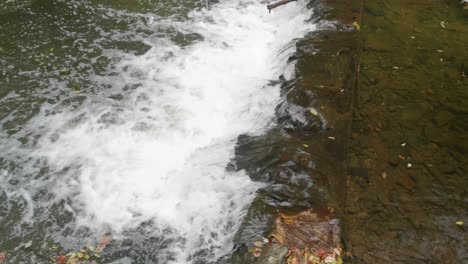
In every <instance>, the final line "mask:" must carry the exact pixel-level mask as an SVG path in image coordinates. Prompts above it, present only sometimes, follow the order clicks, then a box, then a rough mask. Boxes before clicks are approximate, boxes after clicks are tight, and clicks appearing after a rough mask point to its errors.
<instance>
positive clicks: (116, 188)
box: [0, 0, 314, 263]
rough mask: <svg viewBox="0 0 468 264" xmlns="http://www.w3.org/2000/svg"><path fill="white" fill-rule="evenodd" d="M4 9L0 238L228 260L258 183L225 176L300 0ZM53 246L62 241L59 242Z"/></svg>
mask: <svg viewBox="0 0 468 264" xmlns="http://www.w3.org/2000/svg"><path fill="white" fill-rule="evenodd" d="M0 8H3V10H2V17H1V18H0V20H1V21H0V25H1V26H0V34H2V38H1V40H0V55H1V56H0V65H1V71H0V80H1V86H2V89H1V91H0V97H1V99H0V100H1V101H0V102H1V104H0V118H1V120H0V125H1V131H0V142H1V149H2V154H1V156H0V176H1V177H0V181H1V186H2V187H1V191H0V222H1V226H2V227H1V229H0V235H1V238H0V249H1V251H3V252H7V254H8V255H7V256H8V260H9V261H10V262H12V263H32V262H34V263H43V262H46V261H47V260H48V259H49V258H50V257H54V256H55V257H56V256H57V255H60V254H63V253H65V252H68V251H70V250H77V249H80V248H82V247H84V246H87V245H88V246H93V245H96V244H98V243H99V240H100V239H101V237H102V235H103V234H108V233H110V234H111V235H112V237H113V242H112V243H111V245H110V246H108V247H107V248H106V250H105V251H104V252H103V253H102V256H101V258H99V259H98V260H100V261H103V262H110V261H113V260H116V259H119V258H124V257H127V260H131V259H132V260H135V261H137V262H138V263H145V262H147V263H209V262H223V261H226V259H227V258H228V255H229V254H230V252H231V250H232V238H233V235H234V233H235V232H236V230H237V228H238V226H239V224H240V221H241V220H242V218H243V216H244V215H245V212H246V209H247V207H248V205H249V204H250V202H251V201H252V199H253V197H254V194H255V191H256V190H257V188H259V187H260V186H262V185H261V184H260V183H254V182H252V181H251V180H250V179H249V177H248V176H247V174H246V173H245V171H243V170H240V171H237V172H233V171H227V170H226V167H227V166H228V165H229V163H230V161H231V160H232V159H233V158H234V146H235V144H236V142H237V137H238V136H239V135H241V134H248V135H253V136H255V135H261V134H263V133H265V132H266V131H268V130H269V129H270V128H271V127H272V126H274V124H275V121H274V118H273V117H274V111H275V106H276V105H277V104H278V103H279V102H280V101H281V97H280V87H279V84H277V83H278V82H277V81H276V82H275V80H277V79H278V76H280V75H282V76H283V77H284V78H286V79H288V78H292V77H293V63H291V62H288V57H289V56H290V55H291V54H292V53H293V52H294V47H295V45H294V41H295V39H297V38H301V37H302V36H304V35H305V33H306V32H308V31H311V30H313V29H314V25H313V24H311V23H308V22H306V20H307V18H308V17H309V15H310V14H309V12H310V11H309V10H308V9H307V8H305V3H301V2H300V3H293V4H290V5H288V6H286V7H284V8H281V10H278V11H275V12H273V13H272V14H268V12H266V8H265V6H264V4H262V3H259V2H256V1H250V0H245V1H235V2H233V1H220V2H219V3H210V2H192V1H176V2H172V1H167V2H166V1H163V2H156V1H117V2H115V1H46V0H38V1H31V2H30V3H29V2H28V3H26V4H25V5H22V6H20V7H17V8H12V7H11V6H6V5H5V4H3V5H2V6H0ZM54 245H56V246H54Z"/></svg>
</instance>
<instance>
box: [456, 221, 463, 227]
mask: <svg viewBox="0 0 468 264" xmlns="http://www.w3.org/2000/svg"><path fill="white" fill-rule="evenodd" d="M455 223H456V224H457V225H459V226H461V225H463V224H464V223H463V221H457V222H455Z"/></svg>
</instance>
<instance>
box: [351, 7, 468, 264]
mask: <svg viewBox="0 0 468 264" xmlns="http://www.w3.org/2000/svg"><path fill="white" fill-rule="evenodd" d="M363 3H364V6H363V13H362V33H361V34H362V40H363V47H362V52H361V60H360V74H359V76H360V78H359V84H358V86H357V87H358V88H357V93H356V99H355V103H354V106H355V107H354V109H355V110H354V117H353V125H352V135H351V137H352V138H351V142H352V143H351V149H350V157H349V174H350V178H349V183H348V188H347V201H346V205H345V215H344V226H343V230H344V241H345V245H346V246H347V247H348V249H349V250H351V252H352V253H353V254H354V259H353V260H354V261H353V262H352V263H467V262H468V250H467V249H468V233H467V229H466V222H467V220H468V211H467V209H468V178H467V173H468V145H467V143H468V119H467V118H468V79H467V76H468V12H467V11H466V10H463V9H462V7H461V6H460V5H459V3H457V1H416V0H414V1H364V2H363ZM457 221H462V222H464V223H465V224H464V225H458V224H457V223H456V222H457Z"/></svg>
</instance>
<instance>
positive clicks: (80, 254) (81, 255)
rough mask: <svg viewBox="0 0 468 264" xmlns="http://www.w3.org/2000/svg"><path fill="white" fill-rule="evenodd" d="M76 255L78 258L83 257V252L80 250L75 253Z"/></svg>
mask: <svg viewBox="0 0 468 264" xmlns="http://www.w3.org/2000/svg"><path fill="white" fill-rule="evenodd" d="M76 256H77V257H79V258H84V254H83V253H81V252H78V253H76Z"/></svg>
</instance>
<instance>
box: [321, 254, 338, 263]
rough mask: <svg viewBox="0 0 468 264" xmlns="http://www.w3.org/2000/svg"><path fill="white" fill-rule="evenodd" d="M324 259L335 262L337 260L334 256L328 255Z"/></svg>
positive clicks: (327, 261)
mask: <svg viewBox="0 0 468 264" xmlns="http://www.w3.org/2000/svg"><path fill="white" fill-rule="evenodd" d="M324 261H325V263H333V262H335V261H336V259H335V257H333V256H328V257H326V258H325V260H324Z"/></svg>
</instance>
